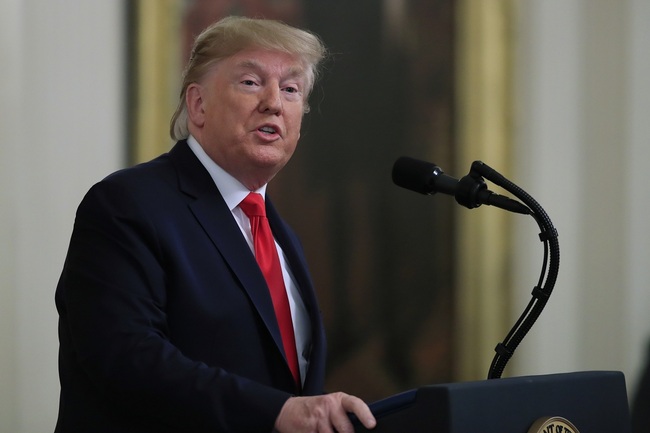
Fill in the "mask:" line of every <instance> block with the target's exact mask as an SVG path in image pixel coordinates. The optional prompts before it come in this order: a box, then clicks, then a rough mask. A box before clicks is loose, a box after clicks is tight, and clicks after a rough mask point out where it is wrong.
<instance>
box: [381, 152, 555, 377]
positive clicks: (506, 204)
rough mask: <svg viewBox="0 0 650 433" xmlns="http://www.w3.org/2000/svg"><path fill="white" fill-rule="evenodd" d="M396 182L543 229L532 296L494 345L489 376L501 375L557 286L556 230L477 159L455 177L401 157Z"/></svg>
mask: <svg viewBox="0 0 650 433" xmlns="http://www.w3.org/2000/svg"><path fill="white" fill-rule="evenodd" d="M483 178H485V179H488V180H489V181H491V182H492V183H494V184H496V185H498V186H500V187H502V188H503V189H505V190H506V191H508V192H509V193H511V194H513V195H514V196H515V197H517V198H518V199H519V200H521V202H519V201H516V200H512V199H509V198H507V197H503V196H499V195H497V194H494V193H492V192H490V191H488V190H487V187H486V186H485V181H484V180H483ZM393 181H394V182H395V184H397V185H398V186H401V187H404V188H407V189H410V190H413V191H416V192H420V193H422V194H435V193H436V192H442V193H445V194H450V195H453V196H454V197H455V198H456V201H457V202H458V203H459V204H461V205H463V206H465V207H467V208H469V209H473V208H476V207H478V206H480V205H481V204H486V205H493V206H496V207H500V208H502V209H505V210H509V211H511V212H515V213H520V214H527V215H531V216H532V217H533V218H534V219H535V221H536V222H537V225H538V226H539V228H540V234H539V238H540V240H541V241H542V243H543V245H544V259H543V263H542V270H541V273H540V276H539V280H538V282H537V285H536V286H535V287H534V288H533V291H532V299H531V300H530V302H529V303H528V305H527V306H526V308H525V310H524V312H523V313H522V314H521V316H520V317H519V319H518V320H517V321H516V323H515V324H514V326H513V327H512V329H511V330H510V332H508V334H507V335H506V337H505V338H504V340H503V341H502V342H500V343H499V344H497V346H496V347H495V352H496V354H495V356H494V358H493V360H492V364H491V365H490V369H489V372H488V379H498V378H500V377H501V375H502V374H503V370H504V369H505V367H506V365H507V363H508V361H509V360H510V358H512V355H513V354H514V352H515V350H516V349H517V347H518V346H519V343H521V341H522V340H523V339H524V337H525V336H526V334H528V331H530V329H531V328H532V326H533V324H534V323H535V321H536V320H537V319H538V318H539V316H540V314H541V313H542V311H543V310H544V307H545V306H546V303H547V302H548V299H549V297H550V296H551V293H552V292H553V288H554V287H555V282H556V280H557V275H558V272H559V267H560V246H559V242H558V233H557V230H556V229H555V227H554V226H553V223H552V222H551V219H550V218H549V217H548V215H547V214H546V212H545V211H544V209H543V208H542V207H541V206H540V205H539V203H537V201H536V200H535V199H533V198H532V197H531V196H530V195H529V194H528V193H526V191H524V190H523V189H521V188H520V187H519V186H517V185H515V184H514V183H513V182H511V181H510V180H508V179H506V178H505V177H504V176H503V175H501V174H500V173H498V172H497V171H496V170H494V169H493V168H491V167H489V166H488V165H487V164H484V163H483V162H481V161H475V162H474V163H473V164H472V166H471V168H470V172H469V174H468V175H467V176H465V177H463V178H461V179H460V180H456V179H454V178H451V177H449V176H446V175H444V174H443V171H442V170H441V169H440V167H437V166H435V165H433V164H430V163H427V162H424V161H418V160H415V159H413V158H408V157H402V158H400V159H398V160H397V161H396V162H395V165H394V166H393ZM522 202H523V204H522Z"/></svg>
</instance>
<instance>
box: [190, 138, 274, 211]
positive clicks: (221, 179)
mask: <svg viewBox="0 0 650 433" xmlns="http://www.w3.org/2000/svg"><path fill="white" fill-rule="evenodd" d="M187 144H188V146H189V147H190V149H192V152H194V155H196V157H197V158H198V159H199V161H201V164H203V166H204V167H205V169H206V170H208V173H210V177H212V180H213V181H214V183H215V185H216V186H217V188H218V189H219V192H221V196H222V197H223V199H224V201H225V202H226V205H228V209H230V210H231V211H232V210H233V209H235V208H236V207H237V206H238V205H239V203H241V201H242V200H243V199H244V198H245V197H246V196H247V195H248V193H249V192H250V191H249V190H248V188H246V187H245V186H244V185H243V184H242V183H241V182H239V181H238V180H237V179H235V178H234V177H233V176H232V175H230V173H228V172H227V171H226V170H224V169H223V168H221V167H219V165H218V164H217V163H216V162H214V161H213V160H212V158H210V157H209V156H208V154H207V153H205V150H203V147H202V146H201V144H199V142H198V141H196V138H194V137H193V136H191V135H190V136H189V137H188V138H187ZM254 192H257V193H259V194H261V195H262V197H264V198H266V184H265V185H263V186H262V187H261V188H259V189H258V190H256V191H254Z"/></svg>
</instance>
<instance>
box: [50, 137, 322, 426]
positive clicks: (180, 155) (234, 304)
mask: <svg viewBox="0 0 650 433" xmlns="http://www.w3.org/2000/svg"><path fill="white" fill-rule="evenodd" d="M267 212H268V216H269V220H270V224H271V227H272V230H273V232H274V235H275V237H276V239H277V241H278V242H279V244H280V245H281V246H282V249H283V250H284V252H285V254H286V256H287V259H288V262H289V265H290V267H291V270H292V272H293V275H294V277H295V279H296V282H297V284H298V287H299V288H300V290H301V294H302V297H303V301H304V303H305V305H306V307H307V310H308V312H309V315H310V318H311V322H312V329H313V335H312V345H311V350H310V354H309V359H310V367H309V371H308V373H307V376H306V379H305V383H304V387H303V389H302V394H304V395H313V394H319V393H322V391H323V381H324V371H325V337H324V330H323V324H322V320H321V317H320V312H319V309H318V306H317V302H316V298H315V294H314V288H313V284H312V282H311V280H310V277H309V273H308V270H307V266H306V263H305V260H304V254H303V251H302V249H301V246H300V244H299V242H298V240H297V238H296V237H295V235H294V233H293V232H292V231H291V230H290V229H289V228H288V227H287V225H286V224H285V223H284V222H283V221H282V220H281V219H280V217H279V216H278V214H277V212H276V210H275V209H274V208H273V206H272V204H271V203H270V201H269V200H267ZM56 305H57V309H58V311H59V316H60V319H59V340H60V351H59V373H60V380H61V397H60V409H59V419H58V423H57V428H56V432H57V433H67V432H94V433H96V432H121V433H123V432H203V431H206V432H207V431H211V432H270V431H271V430H272V428H273V423H274V421H275V418H276V416H277V415H278V413H279V411H280V408H281V407H282V405H283V404H284V402H285V401H286V400H287V399H288V398H289V397H290V395H292V394H295V389H294V385H293V381H292V376H291V372H290V370H289V368H288V366H287V363H286V361H285V359H284V355H283V351H282V349H281V347H282V345H281V338H280V332H279V330H278V326H277V322H276V320H275V315H274V312H273V305H272V302H271V298H270V296H269V294H268V289H267V286H266V283H265V281H264V277H263V276H262V274H261V272H260V270H259V267H258V266H257V264H256V262H255V258H254V256H253V254H252V252H251V250H250V248H249V247H248V244H247V243H246V241H245V239H244V237H243V235H242V233H241V230H240V229H239V226H238V225H237V223H236V222H235V220H234V218H233V217H232V214H231V212H230V210H229V209H228V207H227V206H226V204H225V202H224V200H223V198H222V197H221V194H220V193H219V191H218V189H217V187H216V186H215V184H214V182H213V180H212V178H211V177H210V175H209V174H208V172H207V170H206V169H205V168H204V167H203V166H202V165H201V163H200V162H199V160H198V159H197V158H196V157H195V155H194V154H193V152H192V151H191V149H190V148H189V147H188V146H187V143H186V142H184V141H181V142H179V143H177V144H176V145H175V146H174V148H173V149H172V150H171V151H170V152H169V153H168V154H165V155H162V156H160V157H159V158H157V159H155V160H153V161H151V162H148V163H145V164H141V165H138V166H136V167H133V168H129V169H125V170H122V171H119V172H117V173H115V174H113V175H111V176H109V177H107V178H106V179H104V180H103V181H101V182H99V183H98V184H96V185H95V186H93V187H92V188H91V190H90V191H89V192H88V194H87V195H86V197H85V198H84V199H83V201H82V203H81V204H80V206H79V209H78V211H77V216H76V220H75V225H74V230H73V234H72V238H71V242H70V247H69V251H68V255H67V258H66V262H65V265H64V269H63V272H62V275H61V279H60V281H59V284H58V287H57V291H56Z"/></svg>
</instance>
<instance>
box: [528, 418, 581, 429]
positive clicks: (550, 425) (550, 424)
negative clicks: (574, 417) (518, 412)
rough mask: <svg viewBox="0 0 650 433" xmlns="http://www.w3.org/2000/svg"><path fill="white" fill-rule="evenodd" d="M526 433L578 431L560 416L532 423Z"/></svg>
mask: <svg viewBox="0 0 650 433" xmlns="http://www.w3.org/2000/svg"><path fill="white" fill-rule="evenodd" d="M528 433H580V432H579V431H578V429H577V428H576V427H575V426H574V425H573V424H571V422H569V420H568V419H566V418H562V417H561V416H545V417H542V418H540V419H538V420H537V421H535V422H534V423H533V425H532V426H530V429H528Z"/></svg>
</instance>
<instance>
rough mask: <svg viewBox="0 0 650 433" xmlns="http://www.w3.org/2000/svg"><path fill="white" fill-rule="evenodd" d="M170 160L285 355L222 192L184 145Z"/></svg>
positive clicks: (262, 289) (267, 300) (258, 274)
mask: <svg viewBox="0 0 650 433" xmlns="http://www.w3.org/2000/svg"><path fill="white" fill-rule="evenodd" d="M170 157H171V160H172V161H173V162H174V166H175V167H176V169H177V172H178V178H179V188H180V190H181V191H182V192H183V193H185V194H186V195H188V196H189V197H191V198H192V200H190V201H189V202H188V206H189V208H190V211H191V212H192V214H193V215H194V217H195V218H196V219H197V221H198V222H199V224H201V226H202V227H203V229H204V230H205V232H206V234H207V235H208V237H209V238H210V240H211V241H212V243H213V244H214V246H215V247H216V248H217V249H218V250H219V253H220V254H221V256H222V257H223V258H224V260H225V261H226V263H227V264H228V266H229V267H230V268H231V269H232V271H233V273H234V274H235V275H236V277H237V279H239V282H240V283H241V286H242V287H243V288H244V290H245V291H246V293H247V294H248V296H249V298H250V299H251V302H252V303H253V305H254V306H255V309H256V310H257V312H258V314H259V315H260V317H261V318H262V320H263V322H264V324H265V325H266V327H267V329H268V330H269V333H270V334H271V336H272V338H273V340H274V341H275V344H276V346H277V347H278V350H279V351H280V353H284V350H283V349H282V337H281V336H280V330H279V328H278V324H277V320H276V318H275V311H274V310H273V302H272V301H271V296H270V294H269V291H268V289H267V286H266V281H265V280H264V276H263V275H262V272H261V271H260V270H259V267H258V266H257V262H256V261H255V257H254V255H253V254H252V253H251V250H250V248H249V247H248V244H247V243H246V240H245V239H244V237H243V235H242V233H241V230H240V229H239V226H238V225H237V223H236V222H235V220H234V218H233V216H232V213H231V212H230V209H228V206H227V205H226V203H225V201H224V200H223V198H222V196H221V193H220V192H219V190H218V188H217V187H216V185H215V184H214V182H213V180H212V178H211V177H210V175H209V173H208V172H207V170H205V168H204V167H203V165H202V164H201V162H200V161H199V160H198V159H197V158H196V156H195V155H194V153H193V152H192V150H191V149H190V148H189V146H188V145H187V143H186V142H184V141H183V142H179V143H177V144H176V146H174V148H173V149H172V151H171V152H170Z"/></svg>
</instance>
